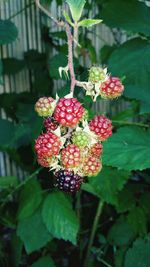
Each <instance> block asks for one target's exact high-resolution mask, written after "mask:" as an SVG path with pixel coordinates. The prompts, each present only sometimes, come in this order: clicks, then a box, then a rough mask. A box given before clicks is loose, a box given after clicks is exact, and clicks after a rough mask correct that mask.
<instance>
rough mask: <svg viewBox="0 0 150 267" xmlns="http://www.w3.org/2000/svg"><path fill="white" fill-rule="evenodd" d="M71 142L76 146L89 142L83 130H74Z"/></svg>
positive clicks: (85, 144)
mask: <svg viewBox="0 0 150 267" xmlns="http://www.w3.org/2000/svg"><path fill="white" fill-rule="evenodd" d="M72 142H73V144H75V145H77V146H78V147H80V148H84V147H86V146H87V145H88V143H89V136H88V134H87V133H85V132H83V131H79V132H75V133H74V134H73V136H72Z"/></svg>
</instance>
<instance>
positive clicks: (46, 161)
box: [37, 157, 52, 168]
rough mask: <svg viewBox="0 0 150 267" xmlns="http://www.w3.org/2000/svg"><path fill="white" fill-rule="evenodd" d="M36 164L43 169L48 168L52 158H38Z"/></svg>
mask: <svg viewBox="0 0 150 267" xmlns="http://www.w3.org/2000/svg"><path fill="white" fill-rule="evenodd" d="M37 162H38V164H39V165H41V166H42V167H45V168H49V167H50V164H51V162H52V157H49V158H46V157H38V158H37Z"/></svg>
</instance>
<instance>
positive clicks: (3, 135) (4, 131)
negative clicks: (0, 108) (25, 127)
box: [0, 119, 15, 150]
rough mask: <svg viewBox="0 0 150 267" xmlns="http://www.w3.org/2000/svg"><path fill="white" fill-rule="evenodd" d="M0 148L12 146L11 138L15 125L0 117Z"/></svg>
mask: <svg viewBox="0 0 150 267" xmlns="http://www.w3.org/2000/svg"><path fill="white" fill-rule="evenodd" d="M0 129H1V130H0V149H2V150H3V149H6V148H10V147H12V144H11V142H12V140H13V137H14V134H15V125H14V123H13V122H11V121H8V120H3V119H0Z"/></svg>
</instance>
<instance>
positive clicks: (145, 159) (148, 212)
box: [0, 0, 150, 267]
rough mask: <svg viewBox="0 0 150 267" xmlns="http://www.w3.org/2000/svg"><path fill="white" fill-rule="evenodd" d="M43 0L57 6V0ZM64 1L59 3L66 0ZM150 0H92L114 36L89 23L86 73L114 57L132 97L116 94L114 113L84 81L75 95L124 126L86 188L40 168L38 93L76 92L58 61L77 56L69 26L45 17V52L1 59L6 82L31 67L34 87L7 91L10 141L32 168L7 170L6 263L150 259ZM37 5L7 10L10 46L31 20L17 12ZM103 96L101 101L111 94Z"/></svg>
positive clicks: (113, 265)
mask: <svg viewBox="0 0 150 267" xmlns="http://www.w3.org/2000/svg"><path fill="white" fill-rule="evenodd" d="M13 1H14V0H12V3H13ZM4 2H5V4H6V5H7V2H8V1H7V0H6V1H5V0H1V1H0V5H2V4H4ZM41 2H43V4H44V5H46V6H47V7H50V5H51V4H52V3H51V2H52V1H50V0H43V1H41ZM56 2H57V6H58V8H60V7H61V5H62V4H63V5H64V3H62V1H61V0H57V1H56ZM149 4H150V3H149V1H138V0H126V1H124V0H97V1H96V0H95V1H94V3H93V1H90V0H87V3H86V6H85V11H84V16H85V17H89V16H90V11H91V9H92V7H93V5H94V8H95V10H96V12H95V17H96V18H101V19H103V24H104V25H106V26H107V27H108V28H109V30H110V34H111V35H112V36H113V38H114V42H113V45H112V44H111V45H109V43H105V44H104V46H103V47H102V48H101V49H96V48H95V47H94V45H93V41H92V38H91V35H90V31H92V34H93V35H94V34H96V31H95V28H92V30H90V29H84V30H82V29H81V31H80V35H79V43H80V44H81V48H80V49H78V51H77V53H78V57H77V58H75V69H76V73H77V77H78V79H81V80H87V77H88V68H89V66H91V65H92V64H94V65H99V64H103V65H104V66H108V70H109V72H111V73H112V74H113V75H117V76H119V77H120V78H121V79H122V80H123V83H124V85H125V92H124V95H123V96H122V101H123V102H124V103H126V105H124V108H122V110H121V111H120V110H119V111H118V101H117V100H116V101H112V102H110V103H109V105H110V107H113V110H115V111H114V112H111V108H110V112H109V111H105V110H101V109H100V110H99V109H98V108H95V106H93V103H92V101H91V100H90V99H89V97H85V96H84V93H83V92H82V91H81V89H79V88H76V91H75V96H76V97H77V98H78V99H79V100H80V101H81V102H82V103H83V104H84V105H85V107H87V108H88V109H89V112H90V114H94V113H96V114H98V113H99V114H100V113H106V115H107V116H109V117H110V118H111V119H112V121H113V126H114V134H113V136H112V137H111V138H110V139H109V140H108V141H107V142H106V143H104V153H103V165H104V166H103V170H102V172H101V173H100V174H99V175H98V176H97V177H92V178H90V179H89V180H88V181H86V183H85V184H84V185H83V187H82V191H81V192H79V193H78V194H77V195H73V196H71V195H66V194H63V193H61V192H57V191H56V190H55V188H54V186H53V179H54V178H53V177H52V174H51V173H50V172H49V171H47V170H45V169H42V168H39V166H38V165H37V163H36V158H35V154H34V142H35V139H36V138H37V136H38V135H39V134H40V132H41V131H42V122H41V119H40V118H39V117H37V115H36V113H35V112H34V104H35V102H36V100H37V99H38V98H39V97H40V96H44V95H45V96H49V95H51V96H55V93H56V83H57V88H58V89H59V90H58V95H59V96H60V97H62V96H64V95H66V94H67V93H68V92H69V82H68V81H67V80H66V79H65V77H63V82H61V81H60V77H59V73H58V67H59V66H60V65H61V66H65V65H66V62H67V45H66V35H65V32H63V31H52V27H51V26H50V27H48V26H46V24H43V23H41V32H42V40H41V42H42V44H44V47H45V50H44V52H39V51H38V50H35V49H29V50H28V51H25V52H24V55H23V57H22V59H18V58H17V57H16V58H15V57H11V58H10V57H8V58H6V57H5V56H4V57H3V58H1V60H0V84H1V88H3V87H4V86H6V84H5V78H4V77H14V81H15V79H17V75H18V74H19V73H20V72H21V71H22V70H23V69H25V70H27V71H28V72H29V74H30V88H29V89H30V90H26V91H24V92H20V93H19V92H18V91H19V88H18V90H17V92H14V91H13V92H7V90H6V91H5V92H3V93H1V94H0V106H1V109H2V113H1V114H2V115H3V116H2V118H1V119H0V129H1V130H0V150H1V151H2V152H4V153H6V154H7V155H9V157H10V159H11V160H13V161H14V162H16V164H17V166H19V167H21V169H22V170H24V171H25V173H26V175H25V177H24V178H23V179H18V177H16V176H14V175H13V172H12V176H11V175H10V176H5V177H4V176H2V177H0V230H1V239H0V266H1V267H19V266H20V267H25V266H31V267H59V266H61V267H70V266H71V267H73V266H83V267H97V266H102V267H103V266H107V267H135V266H136V267H149V266H150V253H149V251H150V234H149V231H150V225H149V222H150V193H149V192H150V191H149V189H150V152H149V151H150V128H149V126H150V124H149V122H150V117H149V114H150V27H149V25H150V5H149ZM33 5H34V3H33V1H29V2H28V5H26V6H24V9H23V10H21V11H20V12H19V10H17V13H16V14H14V16H12V19H9V20H4V19H0V46H1V49H2V48H3V47H5V46H6V47H9V46H10V44H11V43H12V42H14V44H15V42H18V39H19V33H18V30H19V28H20V27H21V26H20V25H15V24H14V22H13V18H14V17H16V16H17V15H18V14H19V15H21V13H22V12H23V11H24V10H26V9H28V10H30V8H31V6H33ZM7 7H8V6H7ZM30 19H32V18H30ZM45 19H46V18H45ZM97 27H99V26H97ZM122 36H126V39H125V40H124V38H121V37H122ZM1 51H2V50H1ZM52 51H55V55H54V53H52ZM97 51H98V52H97ZM98 102H99V103H100V105H101V103H102V100H101V99H100V98H99V99H98ZM114 102H115V103H114ZM102 203H103V209H102V205H101V204H102ZM100 215H101V218H99V217H100ZM93 222H94V224H93ZM91 232H92V235H93V236H92V235H91ZM91 241H92V242H91Z"/></svg>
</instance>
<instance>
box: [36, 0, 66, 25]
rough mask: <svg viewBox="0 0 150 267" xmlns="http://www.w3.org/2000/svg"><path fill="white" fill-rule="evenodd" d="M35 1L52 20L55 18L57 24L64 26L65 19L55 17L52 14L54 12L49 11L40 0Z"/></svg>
mask: <svg viewBox="0 0 150 267" xmlns="http://www.w3.org/2000/svg"><path fill="white" fill-rule="evenodd" d="M35 3H36V5H37V7H38V8H39V9H40V10H41V11H42V12H43V13H44V14H45V15H47V16H48V17H49V18H50V19H51V20H53V21H54V22H55V24H56V25H57V26H59V27H64V25H65V24H64V22H63V21H59V20H57V19H56V18H54V17H53V16H52V14H51V13H50V11H48V10H47V9H45V8H44V7H43V6H42V5H41V4H40V0H35Z"/></svg>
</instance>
